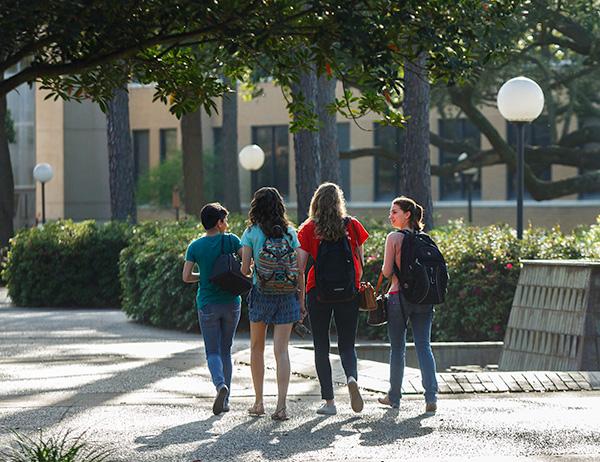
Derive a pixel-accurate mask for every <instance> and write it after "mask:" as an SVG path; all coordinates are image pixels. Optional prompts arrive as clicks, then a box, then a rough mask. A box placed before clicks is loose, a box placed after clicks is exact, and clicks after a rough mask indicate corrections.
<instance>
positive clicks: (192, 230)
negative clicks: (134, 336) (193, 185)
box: [119, 216, 245, 331]
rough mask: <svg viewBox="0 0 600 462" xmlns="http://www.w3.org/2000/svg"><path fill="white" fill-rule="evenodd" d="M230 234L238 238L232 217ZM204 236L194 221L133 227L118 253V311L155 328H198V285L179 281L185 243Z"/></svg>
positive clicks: (241, 227)
mask: <svg viewBox="0 0 600 462" xmlns="http://www.w3.org/2000/svg"><path fill="white" fill-rule="evenodd" d="M229 225H230V231H231V232H233V233H235V234H238V235H239V236H241V233H242V232H243V230H244V226H245V225H244V224H243V220H242V218H241V217H239V216H238V217H236V216H230V218H229ZM203 232H204V229H203V228H202V226H201V225H199V224H196V223H195V222H192V221H181V222H156V223H145V224H142V225H140V226H137V227H135V229H134V231H133V238H132V239H131V242H130V245H129V247H127V248H126V249H124V250H123V252H122V253H121V259H120V262H119V278H120V281H121V288H122V291H123V296H122V304H121V307H122V309H123V311H124V312H125V313H126V314H127V316H129V317H130V318H132V319H134V320H136V321H140V322H144V323H148V324H152V325H154V326H160V327H166V328H174V329H182V330H194V331H195V330H197V329H198V321H197V315H196V310H195V299H196V297H195V295H196V290H197V284H186V283H184V282H183V281H182V279H181V272H182V268H183V262H184V255H185V251H186V249H187V246H188V244H189V243H190V242H191V241H192V240H193V239H195V238H197V237H199V236H200V235H201V234H202V233H203Z"/></svg>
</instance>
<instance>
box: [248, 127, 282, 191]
mask: <svg viewBox="0 0 600 462" xmlns="http://www.w3.org/2000/svg"><path fill="white" fill-rule="evenodd" d="M252 142H253V143H254V144H258V145H259V146H260V147H261V148H262V149H263V151H264V152H265V163H264V164H263V166H262V167H261V168H260V169H259V170H257V171H255V172H252V191H256V190H257V189H259V188H262V187H263V186H272V187H274V188H277V190H278V191H279V192H280V193H281V195H282V196H283V197H284V198H287V197H288V195H289V183H290V174H289V156H290V149H289V136H288V127H287V125H269V126H264V127H252Z"/></svg>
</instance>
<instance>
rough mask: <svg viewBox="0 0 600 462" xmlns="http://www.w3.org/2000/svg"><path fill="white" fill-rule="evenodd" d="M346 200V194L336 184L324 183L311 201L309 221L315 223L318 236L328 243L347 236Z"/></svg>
mask: <svg viewBox="0 0 600 462" xmlns="http://www.w3.org/2000/svg"><path fill="white" fill-rule="evenodd" d="M345 217H346V200H345V199H344V192H343V191H342V188H340V187H339V186H338V185H337V184H335V183H323V184H322V185H321V186H319V187H318V188H317V190H316V191H315V193H314V194H313V197H312V199H311V201H310V216H309V219H310V220H312V221H313V222H314V223H315V230H316V234H317V236H319V237H320V238H321V239H324V240H326V241H337V240H338V239H341V238H343V237H344V236H346V226H345V225H344V218H345Z"/></svg>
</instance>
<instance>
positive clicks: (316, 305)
mask: <svg viewBox="0 0 600 462" xmlns="http://www.w3.org/2000/svg"><path fill="white" fill-rule="evenodd" d="M307 298H308V315H309V317H310V327H311V329H312V334H313V344H314V348H315V368H316V369H317V377H318V378H319V383H320V385H321V398H323V399H333V380H332V378H331V362H330V361H329V330H330V328H331V318H332V316H333V318H334V319H335V329H336V331H337V337H338V352H339V355H340V359H341V361H342V367H343V369H344V373H345V374H346V378H348V377H354V378H355V379H358V371H357V364H356V350H355V348H354V342H355V339H356V327H357V326H358V297H357V298H356V299H355V300H353V301H350V302H346V303H320V302H319V301H318V300H317V291H316V289H312V290H311V291H310V292H309V293H308V297H307Z"/></svg>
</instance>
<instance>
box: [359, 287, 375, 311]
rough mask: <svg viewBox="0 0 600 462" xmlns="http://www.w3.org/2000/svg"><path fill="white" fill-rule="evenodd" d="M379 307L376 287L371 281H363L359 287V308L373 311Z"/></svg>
mask: <svg viewBox="0 0 600 462" xmlns="http://www.w3.org/2000/svg"><path fill="white" fill-rule="evenodd" d="M376 308H377V300H376V296H375V289H374V288H373V286H372V285H371V283H370V282H365V281H361V282H360V289H358V309H359V310H361V311H371V310H374V309H376Z"/></svg>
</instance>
